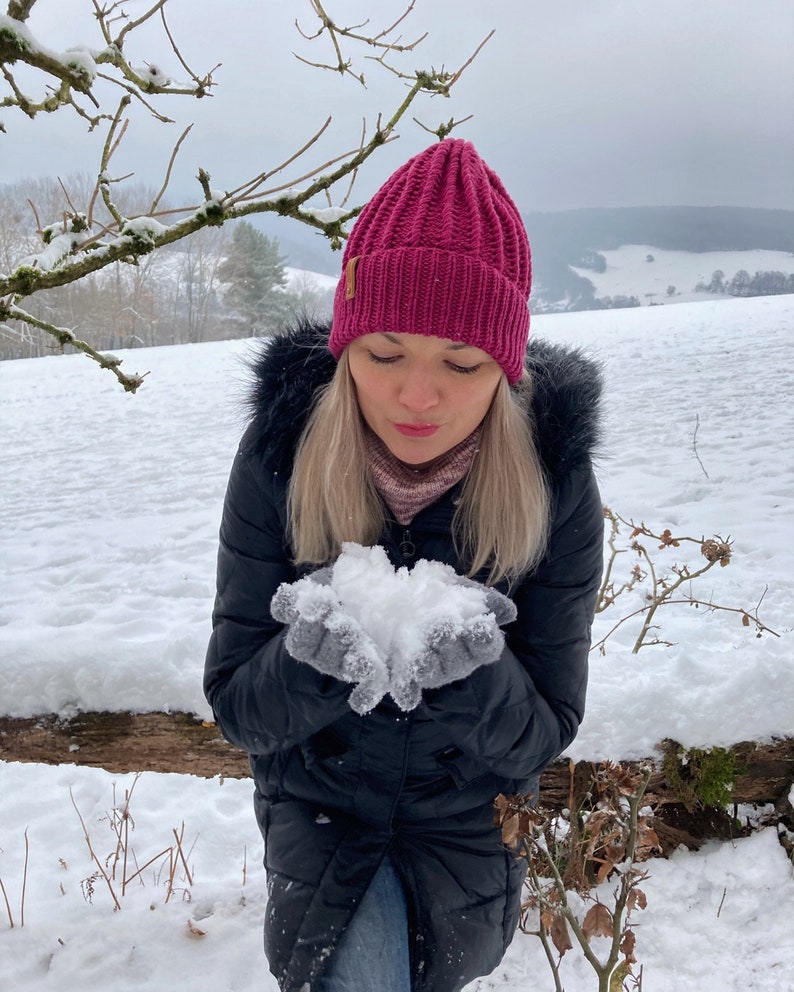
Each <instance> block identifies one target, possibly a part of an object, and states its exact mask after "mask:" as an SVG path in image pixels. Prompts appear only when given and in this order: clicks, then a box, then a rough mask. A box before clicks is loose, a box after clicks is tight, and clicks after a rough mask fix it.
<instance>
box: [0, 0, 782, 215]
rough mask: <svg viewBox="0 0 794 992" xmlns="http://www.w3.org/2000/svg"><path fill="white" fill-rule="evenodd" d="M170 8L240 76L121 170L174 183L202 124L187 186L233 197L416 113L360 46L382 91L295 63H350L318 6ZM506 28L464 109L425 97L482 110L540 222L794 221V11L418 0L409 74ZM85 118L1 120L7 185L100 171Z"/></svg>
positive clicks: (142, 143)
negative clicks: (710, 212)
mask: <svg viewBox="0 0 794 992" xmlns="http://www.w3.org/2000/svg"><path fill="white" fill-rule="evenodd" d="M151 2H152V0H147V2H139V0H131V2H129V3H128V4H126V7H127V8H128V9H129V11H130V12H131V13H133V14H138V13H140V12H141V11H142V10H144V9H146V8H147V7H148V6H150V4H151ZM5 6H6V4H5V3H2V9H5ZM325 6H326V8H327V10H328V11H329V13H330V14H332V15H334V16H336V17H337V19H338V20H339V21H343V22H348V23H350V22H354V21H356V20H363V19H364V18H365V17H366V15H367V13H368V12H369V14H370V16H371V24H372V26H373V27H377V28H380V27H383V26H385V25H386V23H387V22H388V21H389V20H390V19H394V18H395V17H396V16H397V14H398V13H399V12H400V11H402V10H403V9H404V6H405V4H404V3H402V2H400V0H398V2H394V0H378V2H377V3H373V2H372V0H369V2H365V0H326V3H325ZM167 10H168V11H169V21H170V24H171V27H172V30H173V33H174V35H175V37H176V39H177V41H178V43H179V45H180V48H181V50H182V53H183V55H184V56H185V58H186V59H187V60H188V61H189V62H190V63H191V65H192V66H193V67H194V68H196V69H198V70H205V69H207V68H209V67H211V66H212V65H214V64H215V63H217V62H221V63H223V65H222V67H221V68H220V69H219V70H218V71H217V73H216V79H217V82H218V87H217V89H216V90H215V96H214V97H213V98H212V99H211V100H203V101H201V102H194V101H190V100H188V99H186V98H169V99H168V101H167V103H161V104H160V106H163V107H166V108H167V112H168V113H169V114H171V115H172V116H174V117H176V118H177V119H178V124H177V125H175V126H171V127H164V126H163V125H155V124H154V123H153V122H150V121H149V120H147V119H146V115H145V113H143V112H141V111H138V112H136V114H135V118H134V120H133V123H132V125H131V128H130V131H129V132H128V135H127V137H126V138H125V141H124V143H123V145H122V147H121V149H120V150H119V153H118V155H117V157H116V159H115V160H114V164H115V167H116V170H117V172H118V173H121V172H127V171H130V170H132V169H134V170H135V172H136V176H137V177H138V178H139V179H140V180H142V181H145V182H146V183H147V184H150V185H152V186H159V184H160V181H161V178H162V175H163V172H164V169H165V166H166V164H167V161H168V156H169V153H170V147H171V144H172V143H173V141H174V140H175V139H176V137H177V135H178V134H179V132H180V130H181V127H182V126H184V125H185V124H187V123H189V122H191V121H194V122H195V127H194V131H193V133H192V135H191V137H190V139H189V140H188V142H186V144H185V146H184V150H183V152H182V154H181V156H180V163H181V164H180V167H179V170H178V172H177V174H176V180H175V181H176V182H177V183H179V184H187V183H189V182H190V181H191V178H190V177H192V176H195V173H196V170H197V168H198V167H199V166H202V167H204V168H205V169H207V170H208V171H209V172H210V173H211V175H212V183H213V186H215V187H218V188H222V189H223V188H225V189H231V188H233V187H235V186H236V185H238V184H239V183H240V182H242V181H243V180H244V179H246V178H248V177H249V176H251V175H254V174H256V173H257V172H259V171H261V170H262V169H263V168H266V167H269V166H272V165H274V164H275V163H276V162H277V161H278V160H279V159H280V158H281V157H282V156H284V155H285V154H286V153H287V152H288V151H290V150H291V149H293V148H295V147H296V146H297V145H299V144H302V143H303V142H304V141H306V139H307V138H308V137H309V136H310V135H311V134H312V133H313V132H314V131H315V130H316V129H317V128H318V127H319V126H320V124H321V123H322V122H323V120H324V119H325V117H326V116H327V115H328V114H333V115H334V130H332V132H331V133H330V135H328V136H327V137H326V139H324V142H323V144H322V146H321V149H320V150H318V151H317V152H316V153H313V155H312V157H311V161H312V162H313V163H320V162H324V161H325V160H326V159H328V158H330V157H331V156H332V155H333V154H335V153H338V152H341V151H344V150H346V149H348V148H350V147H353V146H354V145H355V144H356V142H357V141H358V136H359V129H360V122H361V119H362V117H365V116H366V117H367V118H368V120H369V122H370V129H371V128H372V126H373V123H374V120H375V118H376V116H377V113H378V112H383V113H384V114H387V115H388V114H390V113H391V112H392V111H393V110H394V108H395V107H396V106H397V104H398V103H399V101H400V100H401V99H402V90H401V84H400V83H399V81H397V80H396V79H395V78H394V77H393V76H391V75H390V74H389V73H387V72H386V71H385V70H383V69H382V68H381V67H380V66H378V65H376V64H373V63H366V62H365V61H363V60H362V55H363V53H362V52H361V51H356V50H355V48H353V47H350V48H349V49H348V51H349V54H350V55H352V56H353V57H354V59H355V60H356V65H358V66H360V67H361V68H362V69H364V70H365V71H366V75H367V80H368V83H369V86H368V89H367V90H363V89H362V88H361V87H360V86H358V84H356V83H355V82H353V81H352V80H351V79H342V78H340V77H339V76H338V75H334V74H331V73H322V72H319V71H318V70H315V69H311V68H308V67H306V66H305V65H301V64H299V63H298V62H297V61H296V60H295V59H294V57H293V55H292V54H291V53H292V52H293V51H299V52H300V53H302V54H304V55H305V56H306V57H309V58H312V57H313V58H315V59H317V60H319V61H325V60H328V59H330V58H331V52H330V49H329V47H328V44H327V42H326V41H325V39H320V40H319V41H317V42H314V43H313V44H312V45H308V44H307V43H306V42H303V41H302V40H301V39H300V37H299V35H298V34H297V32H296V29H295V26H294V19H295V17H296V16H297V17H299V18H300V20H301V23H302V24H303V25H304V26H305V27H306V29H307V30H308V29H310V28H312V27H313V23H314V22H313V20H312V16H313V15H312V13H311V7H310V3H309V0H169V3H168V7H167ZM373 10H375V11H376V13H375V14H372V11H373ZM90 15H91V2H90V0H38V2H37V4H36V6H35V7H34V9H33V14H32V16H31V19H30V20H29V22H28V24H29V27H30V29H31V30H32V31H33V32H34V34H35V35H36V36H37V37H38V38H39V40H40V41H41V42H42V43H44V44H46V45H48V46H49V47H51V48H65V47H68V46H69V45H74V44H78V43H79V44H83V45H86V44H87V45H89V46H91V47H101V43H100V40H99V38H98V35H97V32H96V26H95V24H94V22H93V18H92V17H91V16H90ZM492 28H494V29H495V31H496V33H495V35H494V37H493V38H492V39H491V41H490V42H489V43H488V44H487V45H486V47H485V48H484V49H483V51H482V52H481V54H480V55H479V57H478V58H477V60H476V61H475V62H474V63H473V65H472V66H471V67H470V68H469V69H468V70H467V71H466V73H465V75H464V76H463V77H462V78H461V80H460V82H459V84H458V85H457V86H456V88H455V91H454V96H453V98H452V99H450V100H442V99H438V98H436V99H428V98H424V99H422V100H421V102H418V103H417V104H416V105H415V107H416V115H417V116H419V117H420V118H421V119H422V120H423V121H424V122H425V123H427V124H428V125H432V126H435V125H436V124H437V123H439V122H440V121H442V120H447V119H448V118H450V117H451V116H453V115H454V116H455V117H457V118H462V117H464V116H466V115H468V114H474V119H473V120H471V121H469V122H468V123H466V124H464V125H463V126H462V127H460V128H459V129H458V130H457V131H456V133H457V134H458V135H459V136H461V137H467V138H469V139H471V140H472V141H474V142H475V144H477V146H478V148H479V150H480V152H481V154H482V155H483V157H484V158H485V159H486V160H487V161H488V162H489V164H491V165H492V166H493V167H494V168H495V169H496V171H497V172H499V173H500V175H501V176H502V178H503V179H504V181H505V183H506V185H507V187H508V189H509V190H510V192H511V193H512V194H513V197H514V199H515V200H516V201H517V203H518V204H519V207H520V208H521V209H522V210H523V211H530V210H559V209H566V208H571V207H592V206H631V205H666V204H667V205H670V204H693V205H710V204H721V205H724V204H727V205H737V206H751V207H785V208H788V209H794V58H792V52H794V3H793V2H792V0H696V2H694V3H693V2H692V0H602V2H599V0H543V2H541V0H490V2H488V0H416V6H415V10H414V12H413V14H412V15H411V16H410V18H409V19H408V21H407V22H406V24H405V27H404V34H405V36H406V38H411V39H413V38H414V37H416V36H418V35H419V34H421V33H423V32H424V31H425V30H427V31H429V32H430V36H429V38H428V39H427V40H426V41H425V42H424V43H423V44H422V45H421V46H420V47H419V49H417V50H416V52H415V53H413V54H412V55H410V56H408V57H407V59H406V61H405V62H404V63H403V65H404V67H405V68H406V69H413V68H418V67H424V66H428V65H431V64H432V65H435V66H439V65H440V64H442V63H443V64H445V65H446V66H447V67H449V68H453V67H457V65H459V64H460V63H461V62H463V61H464V60H465V59H466V58H467V57H468V56H469V54H471V52H472V51H473V50H474V48H475V47H476V46H477V44H478V43H479V41H481V40H482V39H483V38H484V37H485V36H486V34H487V33H488V32H489V31H490V30H491V29H492ZM129 54H130V55H133V56H134V59H133V60H138V59H139V60H140V61H156V60H160V61H162V62H163V63H164V67H165V69H166V70H167V71H169V72H173V73H174V74H175V76H177V77H180V76H184V73H182V71H181V70H180V68H179V66H178V65H176V62H175V59H174V58H173V56H170V57H163V49H162V47H161V46H158V45H157V44H156V43H155V42H154V41H152V42H150V43H149V47H146V46H144V47H141V48H140V49H136V48H133V49H132V51H131V52H130V53H129ZM0 86H2V84H0ZM30 88H31V87H30V86H29V87H28V89H30ZM4 93H5V91H4V90H3V89H0V98H1V97H2V96H3V95H4ZM67 117H69V118H70V119H68V120H67ZM71 117H73V115H69V114H68V111H60V112H59V113H58V114H56V115H50V118H49V119H47V120H40V119H38V120H37V121H35V122H33V123H30V122H28V121H26V120H25V119H24V118H23V117H22V115H21V114H19V113H18V112H15V111H12V110H8V109H6V110H0V120H2V121H3V122H4V124H5V127H6V131H7V133H6V134H1V133H0V182H13V181H15V180H17V179H19V178H21V177H24V176H30V175H55V174H60V175H68V174H70V173H74V172H78V171H87V172H95V171H96V163H97V157H98V153H99V149H100V147H101V136H98V135H90V134H88V133H87V132H86V128H85V126H84V124H82V123H80V122H78V121H76V120H73V119H71ZM400 133H401V138H400V140H399V142H395V143H394V145H392V146H391V147H389V148H387V149H384V150H383V153H382V154H381V155H380V156H376V161H375V162H373V163H372V165H371V166H370V169H369V172H368V173H367V175H366V176H365V177H363V179H362V182H361V183H360V185H359V187H358V189H357V194H358V195H357V196H356V197H355V199H357V200H361V199H363V198H364V197H365V196H366V195H369V194H370V193H371V192H372V191H373V190H374V188H376V186H377V185H379V183H380V182H382V181H383V180H384V179H385V178H386V176H387V175H388V174H389V173H390V172H391V171H392V170H393V169H394V168H395V167H396V166H397V165H399V164H400V163H401V162H402V161H404V160H405V159H407V158H408V157H409V156H410V155H412V154H413V153H415V152H416V151H418V150H419V149H421V148H423V147H424V146H425V145H427V144H428V143H429V142H430V141H431V140H434V139H432V138H431V137H430V136H429V135H427V134H426V133H425V132H423V131H422V130H421V129H420V128H419V127H418V126H417V125H416V124H414V123H413V121H411V120H407V121H406V122H405V123H404V124H403V125H402V126H401V128H400Z"/></svg>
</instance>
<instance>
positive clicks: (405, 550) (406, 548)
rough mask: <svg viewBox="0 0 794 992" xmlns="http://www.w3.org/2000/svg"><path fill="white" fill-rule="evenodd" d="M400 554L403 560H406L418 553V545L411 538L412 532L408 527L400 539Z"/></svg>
mask: <svg viewBox="0 0 794 992" xmlns="http://www.w3.org/2000/svg"><path fill="white" fill-rule="evenodd" d="M400 554H401V555H402V559H403V561H406V562H407V561H409V560H410V559H411V558H413V557H414V555H415V554H416V545H415V544H414V542H413V541H412V540H411V532H410V530H408V529H407V528H406V529H405V530H404V531H403V536H402V540H401V541H400Z"/></svg>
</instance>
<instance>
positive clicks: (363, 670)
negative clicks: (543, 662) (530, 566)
mask: <svg viewBox="0 0 794 992" xmlns="http://www.w3.org/2000/svg"><path fill="white" fill-rule="evenodd" d="M271 611H272V613H273V616H274V617H275V618H276V620H279V621H280V622H282V623H286V624H289V626H290V629H289V631H288V632H287V638H286V646H287V650H288V651H290V653H291V654H292V655H293V656H294V657H296V658H297V659H298V660H300V661H305V662H307V663H308V664H311V665H313V666H314V667H315V668H317V669H318V670H319V671H322V672H324V673H325V674H329V675H334V676H335V677H337V678H341V679H342V680H344V681H347V682H354V683H356V687H355V688H354V690H353V692H352V693H351V695H350V705H351V707H352V708H353V709H354V710H355V711H356V712H357V713H361V714H364V713H367V712H369V711H370V710H371V709H373V708H374V707H375V706H377V704H378V703H379V702H380V700H381V699H382V698H383V697H384V696H385V695H386V694H387V693H388V694H390V695H391V696H392V698H393V699H394V701H395V702H396V703H397V705H398V706H400V707H401V708H402V709H403V710H406V711H407V710H411V709H413V708H414V707H415V706H417V705H418V703H419V700H420V698H421V693H422V689H432V688H438V687H440V686H442V685H446V684H448V683H450V682H454V681H456V680H457V679H460V678H464V677H465V676H466V675H469V674H470V673H471V672H472V671H474V670H475V669H476V668H478V667H479V666H480V665H484V664H490V663H491V662H494V661H496V659H497V658H498V657H499V655H500V653H501V650H502V645H503V644H504V635H503V634H502V631H501V630H500V629H499V628H500V625H502V624H505V623H509V622H510V621H512V620H513V619H515V607H514V605H513V603H512V602H511V601H510V600H509V599H508V598H507V597H506V596H503V595H502V594H501V593H499V592H497V591H496V590H495V589H489V588H487V587H485V586H483V585H480V584H479V583H477V582H473V581H471V580H470V579H466V578H464V577H463V576H460V575H458V574H457V573H456V572H455V570H454V569H453V568H451V567H450V566H449V565H445V564H443V563H441V562H437V561H426V560H420V561H418V562H417V563H416V565H415V566H414V568H413V569H412V570H411V571H409V570H408V569H407V568H398V569H396V570H395V569H394V568H393V567H392V565H391V563H390V562H389V559H388V557H387V555H386V552H385V550H384V549H383V548H382V547H381V546H379V545H376V546H374V547H370V548H365V547H362V546H361V545H359V544H355V543H352V542H347V543H345V544H343V546H342V553H341V554H340V556H339V558H338V559H337V560H336V562H335V563H334V564H333V566H331V567H330V568H325V569H321V570H320V571H318V572H315V573H313V574H312V575H308V576H306V577H304V578H302V579H299V580H298V581H297V582H295V583H284V584H283V585H282V586H280V587H279V589H278V590H277V592H276V595H275V596H274V597H273V601H272V603H271Z"/></svg>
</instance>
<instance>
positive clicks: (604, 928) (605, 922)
mask: <svg viewBox="0 0 794 992" xmlns="http://www.w3.org/2000/svg"><path fill="white" fill-rule="evenodd" d="M582 933H584V935H585V937H586V938H587V940H588V941H589V940H590V938H591V937H611V936H612V913H611V912H610V911H609V909H608V908H607V907H606V906H605V905H604V904H603V903H602V902H597V903H595V904H594V905H593V906H591V907H590V909H588V910H587V912H586V913H585V917H584V920H582Z"/></svg>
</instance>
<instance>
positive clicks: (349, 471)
mask: <svg viewBox="0 0 794 992" xmlns="http://www.w3.org/2000/svg"><path fill="white" fill-rule="evenodd" d="M530 396H531V380H530V377H529V375H528V373H526V372H525V373H524V377H523V379H522V380H521V383H520V384H519V386H518V388H517V389H514V390H511V389H510V387H509V386H508V384H507V379H506V378H505V377H502V379H501V381H500V383H499V386H498V387H497V390H496V394H495V395H494V398H493V401H492V403H491V406H490V408H489V410H488V413H487V414H486V415H485V419H484V420H483V425H482V433H481V435H480V442H479V447H478V451H477V453H476V455H475V456H474V461H473V463H472V466H471V468H470V470H469V472H468V474H467V476H466V480H465V482H464V484H463V489H462V492H461V498H460V501H459V503H458V507H457V509H456V511H455V516H454V518H453V522H452V530H453V534H452V536H453V541H454V545H455V549H456V552H457V553H458V555H459V557H461V558H463V559H464V560H467V561H468V562H469V563H470V564H469V568H468V574H469V575H475V574H476V573H477V572H479V571H480V570H481V569H483V568H486V567H487V568H489V570H490V572H489V576H488V582H489V583H490V584H494V583H496V582H499V581H501V580H502V579H507V580H508V581H513V580H515V579H516V578H518V577H519V576H520V575H523V574H524V573H525V572H527V571H528V570H529V569H531V568H532V567H533V566H534V565H536V564H537V562H538V561H539V559H540V558H541V557H542V555H543V551H544V549H545V546H546V539H547V534H548V520H549V494H548V486H547V484H546V479H545V475H544V472H543V468H542V466H541V464H540V459H539V457H538V453H537V448H536V444H535V437H534V430H533V426H532V420H531V414H530V411H529V400H530ZM288 507H289V519H290V531H291V533H290V537H291V541H292V547H293V551H294V555H295V561H296V563H306V564H323V563H326V562H329V561H331V560H333V559H334V558H335V557H336V556H337V555H338V554H339V552H340V549H341V545H342V542H344V541H356V542H357V543H359V544H363V545H372V544H375V543H377V541H378V539H379V537H380V535H381V533H382V531H383V528H384V526H385V524H386V519H387V513H386V509H385V507H384V504H383V502H382V500H381V499H380V497H379V495H378V493H377V491H376V489H375V486H374V484H373V481H372V476H371V473H370V470H369V460H368V456H367V445H366V437H365V425H364V421H363V418H362V416H361V412H360V410H359V406H358V400H357V398H356V390H355V384H354V382H353V377H352V376H351V374H350V367H349V364H348V361H347V354H346V353H343V354H342V355H341V357H340V359H339V363H338V365H337V369H336V372H335V374H334V376H333V378H332V379H331V381H330V382H329V384H328V385H327V386H326V387H324V388H323V389H322V390H321V391H320V392H319V393H318V396H317V398H316V401H315V403H314V406H313V408H312V410H311V413H310V415H309V419H308V422H307V424H306V427H305V428H304V431H303V434H302V435H301V439H300V441H299V443H298V448H297V451H296V454H295V464H294V469H293V472H292V478H291V480H290V487H289V494H288Z"/></svg>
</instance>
